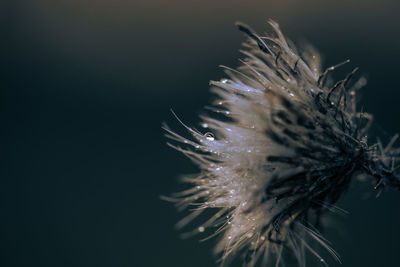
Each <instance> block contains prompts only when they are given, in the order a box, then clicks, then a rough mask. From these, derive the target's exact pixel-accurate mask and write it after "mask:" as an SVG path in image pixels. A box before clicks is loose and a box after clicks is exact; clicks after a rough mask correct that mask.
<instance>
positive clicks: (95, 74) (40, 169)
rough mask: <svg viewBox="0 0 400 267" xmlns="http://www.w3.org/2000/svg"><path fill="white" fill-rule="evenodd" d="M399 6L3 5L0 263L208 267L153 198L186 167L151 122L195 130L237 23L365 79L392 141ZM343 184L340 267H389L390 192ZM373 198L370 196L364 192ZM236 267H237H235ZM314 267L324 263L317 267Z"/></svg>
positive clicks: (211, 262)
mask: <svg viewBox="0 0 400 267" xmlns="http://www.w3.org/2000/svg"><path fill="white" fill-rule="evenodd" d="M399 13H400V4H398V1H390V0H382V1H372V0H351V1H321V0H318V1H317V0H310V1H289V0H283V1H282V0H280V1H268V0H265V1H252V0H251V1H238V0H232V1H227V0H224V1H211V0H203V1H178V0H169V1H161V0H159V1H155V0H149V1H144V0H139V1H138V0H117V1H105V0H80V1H78V0H68V1H67V0H60V1H52V0H47V1H46V0H25V1H22V0H8V1H7V0H5V1H2V3H0V20H1V24H0V25H1V26H0V31H1V32H0V33H1V37H2V38H1V41H0V55H1V56H0V94H1V95H0V101H1V105H0V121H1V123H2V127H1V131H0V132H1V139H0V140H1V144H0V150H1V155H2V160H1V162H2V167H1V169H0V171H1V174H0V211H1V213H0V248H1V252H0V266H41V267H45V266H60V267H63V266H113V267H116V266H174V267H183V266H193V267H195V266H217V264H216V263H215V257H213V256H212V253H211V251H212V247H213V245H214V244H215V241H216V240H215V239H214V240H211V241H207V242H204V243H200V242H199V241H198V240H199V239H200V238H198V237H193V238H191V239H188V240H181V239H180V238H179V231H176V230H175V229H174V224H175V223H176V222H177V221H178V220H179V219H180V218H182V216H184V214H183V213H178V212H176V211H175V209H174V208H173V206H172V205H171V204H170V203H167V202H163V201H161V200H160V199H159V196H160V195H168V194H170V193H172V192H175V191H178V190H179V189H181V188H182V186H181V185H180V184H179V183H178V182H177V181H178V176H179V175H180V174H183V173H191V172H196V168H195V167H194V166H193V165H192V164H191V163H190V161H189V160H188V159H186V158H184V157H183V156H182V155H181V154H180V153H178V152H175V151H173V150H172V149H170V148H168V147H167V146H166V145H165V142H166V140H165V138H164V137H163V132H162V130H161V123H162V122H163V121H167V122H168V123H169V124H170V125H171V126H172V127H173V128H175V129H179V128H180V126H179V124H178V123H176V121H175V119H174V118H173V116H172V114H171V113H170V111H169V110H170V108H173V109H174V110H175V112H176V113H177V114H179V116H180V118H181V119H182V120H183V121H185V122H187V123H188V124H190V125H194V126H196V122H198V121H199V119H198V117H197V115H198V114H199V113H200V112H201V110H202V107H203V106H204V105H206V104H208V103H209V102H210V101H211V100H212V99H213V97H214V96H213V95H212V94H211V93H210V92H209V90H208V89H209V88H208V87H209V86H208V82H209V80H210V79H220V78H222V77H223V72H222V71H221V70H220V69H219V68H218V67H217V66H218V65H219V64H224V65H228V66H232V67H235V66H237V65H238V60H237V59H238V57H240V54H239V52H238V49H239V48H240V43H241V42H242V41H243V40H244V37H243V34H242V33H240V32H238V31H237V30H236V29H235V27H234V22H235V21H237V20H241V21H243V22H246V23H247V24H249V25H252V27H253V28H255V29H256V30H257V31H260V32H262V31H263V30H264V29H266V27H267V23H266V21H267V19H268V18H272V19H274V20H276V21H278V22H279V23H280V25H281V28H282V30H283V31H284V33H285V34H286V35H287V36H289V38H290V39H292V40H293V41H294V42H295V43H299V42H301V41H302V40H307V41H308V42H310V43H312V44H313V45H315V46H316V47H317V48H318V49H319V51H321V53H322V54H323V55H324V58H325V66H326V67H327V66H329V65H332V64H336V63H338V62H341V61H343V60H345V59H347V58H351V60H352V62H351V63H350V64H351V66H346V67H343V69H341V70H339V71H338V72H337V73H336V74H335V75H338V76H339V77H340V75H344V73H346V72H348V71H350V70H351V69H352V68H351V67H355V66H359V67H360V73H362V74H365V75H366V76H367V78H368V81H369V83H368V85H367V87H366V88H364V91H363V96H362V103H363V106H364V110H367V111H369V112H371V113H373V114H374V115H375V121H376V122H377V124H376V125H375V127H374V128H373V132H372V134H373V136H372V137H371V138H374V136H375V135H379V136H382V139H383V140H384V141H385V142H387V141H388V139H389V138H390V136H391V135H392V134H394V133H396V132H400V124H399V122H400V120H399V115H400V106H399V97H400V86H399V75H400V72H399V59H400V49H399V47H400V37H399V36H400V28H399V25H400V16H399V15H398V14H399ZM372 191H373V190H372V186H366V185H364V186H362V185H360V184H359V183H353V184H352V186H351V190H350V191H349V192H348V194H347V195H346V197H345V199H344V200H343V201H341V203H340V206H341V207H342V208H345V209H346V210H348V211H350V214H349V215H348V216H347V217H346V218H343V217H340V216H336V218H337V223H336V224H334V225H333V226H332V227H331V228H329V229H327V232H326V234H327V236H328V237H329V239H330V240H331V241H332V245H333V247H334V248H336V250H337V251H338V252H339V253H340V255H341V256H342V261H343V264H342V265H339V264H337V263H334V262H333V261H331V263H332V264H331V266H343V267H348V266H363V267H369V266H393V267H394V266H399V265H400V263H399V261H398V251H399V248H400V246H399V242H398V240H399V239H400V229H399V225H400V213H399V209H398V207H399V204H400V192H390V191H388V192H384V193H383V194H382V196H381V197H380V198H378V199H375V197H374V196H373V195H372V196H370V197H369V198H368V197H367V196H366V194H365V193H366V192H367V193H368V192H372ZM372 193H373V192H372ZM235 266H241V265H240V263H236V265H235ZM315 266H319V265H315Z"/></svg>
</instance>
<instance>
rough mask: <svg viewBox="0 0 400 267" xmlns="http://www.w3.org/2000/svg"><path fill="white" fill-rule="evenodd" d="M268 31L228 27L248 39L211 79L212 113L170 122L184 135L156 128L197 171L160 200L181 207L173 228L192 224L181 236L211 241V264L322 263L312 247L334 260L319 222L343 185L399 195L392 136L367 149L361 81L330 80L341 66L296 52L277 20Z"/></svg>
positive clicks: (311, 52)
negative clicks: (361, 182)
mask: <svg viewBox="0 0 400 267" xmlns="http://www.w3.org/2000/svg"><path fill="white" fill-rule="evenodd" d="M269 25H270V27H271V29H272V30H271V33H270V34H266V36H261V35H258V34H257V33H255V32H254V31H253V30H252V29H250V28H249V27H248V26H246V25H244V24H241V23H238V24H237V26H238V28H239V30H241V31H242V32H244V33H246V35H247V36H248V40H247V41H246V42H245V43H244V45H243V47H244V49H243V50H242V51H241V52H242V53H243V55H244V59H243V60H242V61H241V62H242V64H241V66H239V67H238V68H237V69H232V68H229V67H225V66H223V68H224V70H225V73H226V75H227V78H226V79H222V80H220V81H212V82H211V85H212V91H213V92H214V93H215V94H216V95H217V99H216V101H215V102H214V103H213V105H212V106H211V107H208V109H209V110H210V112H211V113H213V114H214V115H211V116H202V120H203V121H202V123H201V125H202V126H203V127H202V128H201V130H197V129H195V128H192V127H189V126H187V125H186V124H185V123H183V122H182V121H181V120H180V119H179V118H178V116H177V118H178V120H179V121H180V122H181V124H182V125H183V127H184V128H186V131H187V133H186V134H182V135H181V134H178V133H176V132H175V131H172V130H171V129H170V128H168V127H167V126H166V125H164V129H165V130H166V132H167V133H166V135H167V136H168V138H169V139H170V140H171V141H172V142H170V143H169V145H170V146H172V147H173V148H175V149H176V150H178V151H180V152H182V153H184V154H185V155H186V156H187V157H189V158H190V159H191V160H192V161H193V162H194V163H195V164H196V165H197V166H198V167H199V168H200V169H201V172H200V173H199V174H197V175H189V176H185V177H184V178H183V180H184V182H186V183H188V184H189V185H190V187H189V188H188V189H187V190H185V191H183V192H180V193H177V194H174V195H173V196H172V197H164V198H165V199H167V200H169V201H173V202H175V203H176V205H177V207H178V208H180V209H185V208H188V209H189V210H191V213H190V214H189V215H188V216H187V217H185V218H183V219H182V220H181V221H180V222H178V224H177V225H178V227H184V226H186V225H187V224H189V223H190V222H191V221H192V220H193V219H196V221H202V223H201V224H200V225H197V226H194V227H193V228H194V230H193V231H191V232H189V233H187V234H186V235H187V236H190V235H192V234H195V233H200V234H206V233H208V236H207V237H214V236H216V239H217V240H218V242H217V245H216V247H215V252H216V253H217V254H218V255H219V256H220V264H221V266H222V265H223V266H226V265H229V263H230V260H231V259H232V258H235V256H237V255H241V257H242V259H243V262H244V265H245V266H255V265H257V266H265V265H267V264H268V263H271V264H273V266H279V265H281V264H283V262H284V261H286V260H293V259H294V260H295V261H296V262H297V265H298V266H306V263H307V261H306V255H313V256H315V257H317V259H319V261H320V262H321V264H322V265H327V262H326V259H324V258H323V257H322V256H321V253H320V251H321V248H322V249H325V250H327V251H328V252H329V253H330V254H331V255H332V256H333V258H334V259H335V260H336V261H340V259H339V256H338V255H337V253H336V252H335V251H334V250H333V249H332V248H331V247H330V245H329V242H328V241H327V240H326V239H325V238H324V237H323V236H322V234H321V231H320V230H321V228H322V227H323V222H324V218H325V217H324V215H325V214H326V212H327V211H340V209H339V208H338V207H336V206H335V203H336V202H337V200H338V199H339V198H340V196H341V195H342V194H343V193H344V192H345V191H346V189H347V187H348V185H349V182H350V180H351V178H352V177H354V176H355V174H357V175H358V176H362V177H370V179H369V181H372V182H373V183H374V185H375V189H376V190H377V192H378V193H379V192H380V191H381V190H382V189H383V188H384V186H389V187H394V188H397V189H398V188H399V185H400V183H399V178H398V174H397V173H396V163H397V161H398V154H399V150H398V149H394V148H392V146H393V143H394V142H395V139H396V137H397V136H395V137H394V138H393V139H392V140H391V141H390V142H389V144H387V145H386V146H385V147H384V146H383V145H382V143H381V142H380V141H378V142H376V143H374V144H369V143H368V140H367V131H368V128H369V126H370V124H371V122H372V116H371V115H370V114H368V113H365V112H363V111H362V110H361V111H358V109H357V105H356V103H357V99H356V96H357V93H358V90H359V89H360V88H361V87H362V86H363V85H364V84H365V79H364V78H360V79H359V80H358V81H352V80H351V79H352V77H353V75H354V74H355V72H356V70H357V69H354V70H353V71H351V72H350V73H349V74H348V75H347V76H345V77H344V78H343V79H342V80H339V81H337V82H333V81H332V79H331V78H330V72H331V71H333V70H334V69H335V68H337V67H339V66H341V65H343V64H345V63H348V61H344V62H343V63H340V64H338V65H336V66H332V67H329V68H327V69H325V70H323V69H322V67H321V62H320V56H319V55H318V53H317V52H316V51H315V49H313V48H312V47H311V46H308V47H305V48H304V49H303V50H302V51H300V52H301V53H299V52H298V51H297V50H296V48H295V47H294V46H293V45H292V43H291V42H289V41H287V40H286V39H285V37H284V36H283V34H282V32H281V30H280V28H279V26H278V24H277V23H275V22H274V21H271V20H270V21H269ZM367 180H368V179H367ZM204 211H207V212H205V213H206V214H207V215H202V213H203V212H204ZM203 232H204V233H203ZM210 235H211V236H210Z"/></svg>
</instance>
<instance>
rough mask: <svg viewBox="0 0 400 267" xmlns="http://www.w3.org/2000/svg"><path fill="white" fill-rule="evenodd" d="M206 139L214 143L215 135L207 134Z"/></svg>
mask: <svg viewBox="0 0 400 267" xmlns="http://www.w3.org/2000/svg"><path fill="white" fill-rule="evenodd" d="M204 137H205V138H206V139H207V140H208V141H214V135H213V134H212V133H210V132H208V133H206V134H205V135H204Z"/></svg>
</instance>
